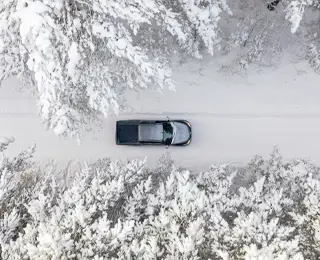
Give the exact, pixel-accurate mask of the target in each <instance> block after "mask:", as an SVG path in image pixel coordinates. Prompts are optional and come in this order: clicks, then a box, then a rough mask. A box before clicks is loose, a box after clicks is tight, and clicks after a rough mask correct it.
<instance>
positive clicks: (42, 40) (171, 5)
mask: <svg viewBox="0 0 320 260" xmlns="http://www.w3.org/2000/svg"><path fill="white" fill-rule="evenodd" d="M222 10H225V11H227V12H230V11H229V9H228V6H227V5H226V2H225V0H203V1H197V0H194V1H186V0H177V1H167V0H120V1H119V0H110V1H105V0H74V1H73V0H54V1H52V0H36V1H34V0H3V1H1V3H0V82H1V81H2V80H3V79H5V78H8V77H9V76H18V77H19V78H20V79H21V80H22V81H23V82H24V83H27V84H31V85H33V86H34V87H36V88H37V93H38V97H39V107H40V114H41V116H42V119H43V121H44V122H45V123H46V125H47V126H48V127H49V128H52V129H54V131H55V133H56V134H57V135H69V136H79V131H80V130H81V129H82V128H83V127H84V126H86V125H87V124H88V123H89V122H91V121H92V120H96V119H97V118H98V117H99V116H100V115H104V116H107V115H108V114H110V113H118V111H119V109H120V107H121V105H123V100H122V99H121V93H123V91H124V89H126V88H131V89H135V90H141V89H146V88H155V89H160V90H161V89H163V88H169V89H174V83H173V82H172V80H171V70H170V66H169V60H168V52H171V53H172V50H174V49H176V50H177V49H178V50H179V49H180V50H181V49H182V50H183V52H188V53H189V54H192V55H195V56H200V53H199V50H200V47H202V46H203V47H205V48H206V49H207V50H208V51H209V53H211V54H212V53H213V52H214V50H215V48H218V44H219V35H218V25H217V24H218V21H219V18H220V13H221V12H222Z"/></svg>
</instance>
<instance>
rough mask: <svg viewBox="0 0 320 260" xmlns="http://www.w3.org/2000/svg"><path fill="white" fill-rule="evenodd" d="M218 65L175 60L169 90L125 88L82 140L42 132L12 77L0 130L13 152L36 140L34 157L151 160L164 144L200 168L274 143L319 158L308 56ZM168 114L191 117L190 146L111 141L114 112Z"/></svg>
mask: <svg viewBox="0 0 320 260" xmlns="http://www.w3.org/2000/svg"><path fill="white" fill-rule="evenodd" d="M215 62H216V61H215ZM218 66H219V63H217V62H216V63H215V64H213V62H209V61H206V60H205V61H202V62H199V63H197V64H195V63H192V64H189V65H184V66H182V67H178V68H177V69H176V70H175V72H174V78H175V80H176V81H177V82H178V85H177V92H174V93H172V92H171V93H170V92H167V91H165V92H164V93H163V95H162V94H159V93H152V92H145V93H142V94H140V95H137V94H134V93H128V94H127V96H128V100H129V101H130V105H131V108H130V109H128V110H127V111H126V112H125V113H123V114H121V115H119V116H118V117H110V118H108V119H106V120H105V121H104V127H103V129H102V130H101V131H100V132H97V133H88V134H87V135H86V136H85V139H84V141H83V143H82V145H81V146H78V145H77V144H76V142H75V141H74V140H64V139H58V138H57V137H55V136H54V134H53V133H52V132H50V131H49V132H46V131H45V130H44V127H43V125H42V124H41V122H40V119H39V118H38V117H37V115H36V108H35V102H34V100H33V99H32V98H29V97H28V96H27V95H26V94H21V93H16V92H14V91H13V90H12V89H13V86H12V85H13V84H16V83H15V82H13V81H12V80H11V81H8V82H6V83H5V84H4V86H3V88H2V89H0V136H14V137H15V139H16V142H15V143H14V144H12V145H11V146H10V149H9V150H8V152H9V153H10V154H14V153H15V152H17V151H19V150H20V149H21V148H24V147H26V146H28V145H30V144H31V143H33V142H36V143H37V156H38V157H39V158H41V159H43V160H44V159H48V158H54V159H56V160H57V161H61V162H66V161H67V160H69V159H76V158H77V159H80V160H84V159H96V158H100V157H106V156H107V157H111V158H120V159H126V158H135V157H144V156H148V161H149V163H151V164H153V163H154V162H155V161H156V160H157V159H158V158H159V157H160V156H161V155H162V154H164V153H165V152H167V151H169V152H170V153H171V155H172V157H173V158H174V159H175V160H176V161H177V162H178V163H179V164H180V165H184V166H188V167H191V168H193V167H195V166H197V167H199V166H200V167H201V168H203V167H207V165H208V164H210V163H214V162H221V161H229V162H233V163H237V164H243V163H246V162H247V161H248V159H250V158H251V157H252V156H253V155H255V154H261V155H268V154H269V153H270V152H271V150H272V147H273V146H275V145H278V146H279V148H280V150H281V152H282V154H283V155H284V157H286V158H292V157H303V158H307V159H311V160H312V161H313V162H315V163H317V164H320V150H319V147H320V102H319V99H320V84H319V79H320V76H319V75H317V74H315V73H313V72H312V71H311V70H310V69H309V68H308V65H307V64H305V63H297V64H291V63H284V64H282V65H281V67H280V68H278V69H276V70H271V69H266V70H265V72H264V73H263V74H259V73H256V72H251V73H250V74H249V75H250V76H239V75H227V74H225V73H221V72H217V68H218ZM166 116H169V117H170V118H172V119H174V118H179V119H187V120H189V121H190V122H191V123H192V126H193V140H192V143H191V145H190V146H188V147H171V148H169V149H168V150H166V149H165V148H164V147H123V146H116V145H115V142H114V136H115V121H116V120H119V119H134V118H148V119H150V118H151V119H153V118H166Z"/></svg>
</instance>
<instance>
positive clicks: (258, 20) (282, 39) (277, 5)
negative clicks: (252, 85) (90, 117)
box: [221, 0, 305, 71]
mask: <svg viewBox="0 0 320 260" xmlns="http://www.w3.org/2000/svg"><path fill="white" fill-rule="evenodd" d="M228 4H229V6H230V8H231V10H232V12H233V15H232V16H224V17H223V20H224V22H223V23H222V25H221V26H222V28H223V36H222V38H223V41H222V42H223V43H224V46H223V52H224V53H227V54H228V53H230V52H231V53H232V55H231V56H230V58H229V59H228V60H229V62H228V63H229V64H226V67H227V68H228V69H230V68H231V70H233V71H238V70H246V69H248V68H249V67H250V66H251V65H257V67H258V68H259V69H260V68H262V67H267V66H268V67H270V66H272V67H274V66H277V65H278V64H279V62H280V60H281V58H282V56H283V54H284V53H285V51H287V50H292V49H293V50H294V51H292V52H293V53H294V54H295V55H297V56H300V55H301V52H302V51H305V50H304V43H302V42H301V39H300V38H299V37H301V35H299V34H292V33H290V28H291V24H290V22H288V21H287V20H286V15H285V13H284V11H285V4H284V3H283V2H281V1H277V0H275V1H271V0H270V1H266V0H262V1H256V0H239V1H233V0H230V1H228ZM270 9H272V10H270ZM289 48H291V49H289ZM301 50H302V51H301ZM303 54H305V52H304V53H303Z"/></svg>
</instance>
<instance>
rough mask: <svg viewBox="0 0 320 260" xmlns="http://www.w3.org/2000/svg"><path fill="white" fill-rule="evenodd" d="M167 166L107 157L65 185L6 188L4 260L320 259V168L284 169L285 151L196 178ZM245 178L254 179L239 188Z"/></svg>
mask: <svg viewBox="0 0 320 260" xmlns="http://www.w3.org/2000/svg"><path fill="white" fill-rule="evenodd" d="M166 162H169V165H159V166H158V168H157V169H154V170H153V169H147V168H146V167H145V161H139V160H132V161H128V162H124V163H121V162H113V161H111V160H109V159H105V160H100V161H97V162H96V163H93V164H91V165H85V166H84V167H83V168H82V170H80V171H77V172H74V173H72V175H71V176H70V180H71V182H70V183H69V184H68V185H65V186H63V185H58V182H57V179H56V178H49V179H48V178H44V179H43V178H40V179H38V182H36V183H40V184H41V185H31V186H30V185H29V186H28V185H27V186H22V185H20V186H19V182H18V181H15V182H11V184H10V185H6V187H7V188H4V189H3V187H4V186H3V185H2V184H1V185H2V186H1V185H0V187H1V189H0V191H5V192H6V193H8V192H9V193H10V195H12V197H13V198H15V199H12V200H11V202H10V200H8V199H6V203H2V202H3V201H4V200H2V201H1V204H0V206H1V208H0V212H1V214H0V228H1V230H0V234H1V235H0V242H1V244H0V246H1V250H0V253H1V259H4V260H11V259H27V260H31V259H32V260H37V259H194V260H195V259H209V258H210V259H218V260H226V259H229V260H245V259H252V260H258V259H268V260H269V259H274V260H279V259H293V260H302V259H318V258H319V253H320V252H319V248H320V247H319V246H320V219H319V215H320V182H319V173H320V169H319V168H317V167H315V166H313V165H311V164H309V163H307V162H305V161H301V160H294V161H291V162H286V163H284V162H283V161H282V158H281V156H280V154H279V152H278V151H277V150H275V151H274V152H273V153H272V155H271V157H270V159H269V160H264V159H262V158H255V159H254V160H252V161H251V162H250V164H249V165H248V168H246V169H245V170H243V171H241V174H240V173H238V171H237V169H236V168H234V167H231V166H230V165H227V164H223V165H216V166H212V167H210V169H209V170H208V171H205V172H201V173H191V172H190V171H188V170H182V169H181V170H179V169H177V168H176V167H175V165H174V164H172V162H170V160H168V158H164V160H162V164H163V163H164V164H166ZM2 165H9V164H7V163H5V164H2ZM25 165H27V164H25ZM7 168H10V167H7ZM29 169H30V172H31V173H33V174H34V176H38V172H37V171H36V170H35V168H32V167H30V168H29ZM162 170H163V176H161V175H162ZM18 172H19V171H18V170H15V173H16V174H17V173H18ZM1 173H2V174H3V171H2V172H1ZM242 174H243V175H246V176H251V178H252V180H250V181H249V182H247V183H239V180H244V178H242V177H241V175H242ZM50 175H51V176H55V173H52V172H50ZM45 176H47V175H46V174H45ZM33 180H37V178H33ZM2 183H4V182H2ZM7 183H8V182H7ZM32 183H34V182H32ZM239 184H241V185H239ZM9 186H10V187H9ZM8 187H9V188H8ZM16 187H18V188H19V189H16ZM25 187H35V189H34V192H28V189H26V188H25ZM17 190H19V191H17ZM16 192H18V193H19V194H20V195H23V196H21V197H19V196H18V197H17V194H18V193H16ZM9 193H8V194H9ZM16 198H18V200H16ZM20 198H24V199H23V200H22V199H20ZM8 201H9V204H7V202H8ZM21 202H23V203H21ZM6 205H10V207H9V209H8V207H7V206H6ZM22 213H23V214H22Z"/></svg>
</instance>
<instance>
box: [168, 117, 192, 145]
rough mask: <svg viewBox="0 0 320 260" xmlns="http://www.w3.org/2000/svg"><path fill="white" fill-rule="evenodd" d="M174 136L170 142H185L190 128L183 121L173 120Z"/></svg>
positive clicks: (188, 137) (188, 136)
mask: <svg viewBox="0 0 320 260" xmlns="http://www.w3.org/2000/svg"><path fill="white" fill-rule="evenodd" d="M173 125H174V128H175V136H174V138H173V140H172V144H181V143H185V142H187V141H188V140H189V139H190V129H189V127H188V125H186V124H185V123H180V122H174V123H173Z"/></svg>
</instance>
